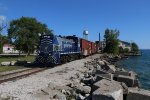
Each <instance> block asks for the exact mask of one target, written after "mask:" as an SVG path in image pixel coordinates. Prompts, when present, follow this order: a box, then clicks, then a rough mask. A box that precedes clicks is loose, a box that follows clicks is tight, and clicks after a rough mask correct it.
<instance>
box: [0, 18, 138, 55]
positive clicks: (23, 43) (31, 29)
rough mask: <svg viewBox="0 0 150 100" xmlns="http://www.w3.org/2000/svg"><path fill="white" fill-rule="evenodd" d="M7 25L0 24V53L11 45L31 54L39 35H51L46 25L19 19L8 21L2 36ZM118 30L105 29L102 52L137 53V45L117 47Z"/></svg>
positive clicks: (30, 19) (51, 32)
mask: <svg viewBox="0 0 150 100" xmlns="http://www.w3.org/2000/svg"><path fill="white" fill-rule="evenodd" d="M6 26H7V24H6V23H5V22H1V23H0V53H2V52H3V51H2V49H3V45H4V44H13V45H15V47H16V49H17V50H19V51H23V52H24V53H26V54H28V55H29V54H31V53H33V52H34V51H35V49H36V48H37V46H38V42H39V33H40V34H53V30H52V29H49V28H48V27H47V25H46V24H43V23H42V22H39V21H38V20H37V19H36V18H32V17H21V18H19V19H14V20H12V21H10V23H9V26H7V27H8V29H7V33H8V34H7V36H4V35H2V32H3V29H5V28H6ZM119 34H120V32H119V30H117V29H114V30H113V29H108V28H107V29H106V30H105V35H104V42H105V48H104V52H106V53H109V54H117V55H118V54H122V53H129V52H130V53H131V52H132V53H134V54H137V53H138V52H139V48H138V45H137V44H136V43H131V51H129V50H128V49H127V48H125V49H123V48H121V47H119V41H120V40H119V39H118V37H119Z"/></svg>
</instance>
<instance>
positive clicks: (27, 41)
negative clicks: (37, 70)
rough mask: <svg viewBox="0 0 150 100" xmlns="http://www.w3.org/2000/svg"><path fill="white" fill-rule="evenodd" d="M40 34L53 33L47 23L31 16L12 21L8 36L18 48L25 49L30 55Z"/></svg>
mask: <svg viewBox="0 0 150 100" xmlns="http://www.w3.org/2000/svg"><path fill="white" fill-rule="evenodd" d="M39 33H40V34H43V33H44V34H52V30H50V29H48V27H47V25H46V24H43V23H41V22H39V21H37V20H36V19H35V18H31V17H21V18H20V19H15V20H12V21H11V22H10V26H9V28H8V37H9V39H10V40H12V41H13V43H14V45H15V46H16V49H17V50H20V51H23V52H25V53H27V54H28V55H29V54H30V53H33V51H34V50H35V47H36V46H37V45H38V42H39V36H38V35H39Z"/></svg>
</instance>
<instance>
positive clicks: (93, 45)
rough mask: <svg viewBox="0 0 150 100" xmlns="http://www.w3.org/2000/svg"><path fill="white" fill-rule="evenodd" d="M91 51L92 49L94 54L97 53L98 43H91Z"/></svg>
mask: <svg viewBox="0 0 150 100" xmlns="http://www.w3.org/2000/svg"><path fill="white" fill-rule="evenodd" d="M91 49H92V54H94V53H96V51H97V49H96V43H94V42H91Z"/></svg>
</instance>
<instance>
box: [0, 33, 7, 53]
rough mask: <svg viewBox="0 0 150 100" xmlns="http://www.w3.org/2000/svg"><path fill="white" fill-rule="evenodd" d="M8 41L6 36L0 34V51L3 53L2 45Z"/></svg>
mask: <svg viewBox="0 0 150 100" xmlns="http://www.w3.org/2000/svg"><path fill="white" fill-rule="evenodd" d="M6 43H9V40H8V37H7V36H3V35H1V34H0V53H3V45H4V44H6Z"/></svg>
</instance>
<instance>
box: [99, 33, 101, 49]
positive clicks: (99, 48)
mask: <svg viewBox="0 0 150 100" xmlns="http://www.w3.org/2000/svg"><path fill="white" fill-rule="evenodd" d="M100 45H101V34H100V33H99V45H98V50H100V47H101V46H100Z"/></svg>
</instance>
